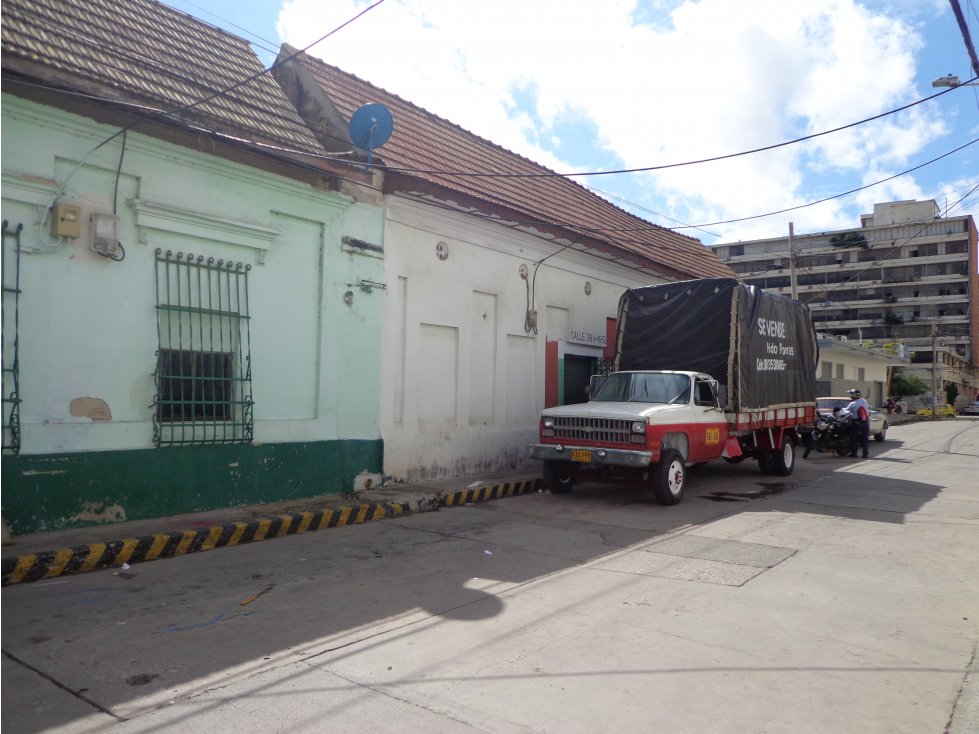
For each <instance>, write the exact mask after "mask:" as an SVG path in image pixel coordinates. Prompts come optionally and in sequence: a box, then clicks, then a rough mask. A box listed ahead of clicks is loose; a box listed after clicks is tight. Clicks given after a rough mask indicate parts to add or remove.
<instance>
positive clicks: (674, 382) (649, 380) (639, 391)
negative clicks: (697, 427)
mask: <svg viewBox="0 0 979 734" xmlns="http://www.w3.org/2000/svg"><path fill="white" fill-rule="evenodd" d="M592 400H603V401H606V402H612V403H628V402H641V403H687V402H689V401H690V377H689V376H688V375H672V374H665V373H662V372H614V373H613V374H611V375H609V376H608V378H607V379H606V380H605V382H603V383H602V386H601V387H600V388H598V390H597V392H596V393H595V394H594V395H593V396H592Z"/></svg>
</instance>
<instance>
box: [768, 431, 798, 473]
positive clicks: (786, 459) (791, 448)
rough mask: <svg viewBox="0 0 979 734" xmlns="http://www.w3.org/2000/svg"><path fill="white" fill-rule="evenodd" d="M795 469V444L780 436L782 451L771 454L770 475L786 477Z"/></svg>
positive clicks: (786, 437)
mask: <svg viewBox="0 0 979 734" xmlns="http://www.w3.org/2000/svg"><path fill="white" fill-rule="evenodd" d="M793 469H795V444H793V443H792V439H791V438H789V437H788V436H782V450H781V451H773V452H772V474H776V475H778V476H780V477H787V476H789V475H790V474H791V473H792V470H793Z"/></svg>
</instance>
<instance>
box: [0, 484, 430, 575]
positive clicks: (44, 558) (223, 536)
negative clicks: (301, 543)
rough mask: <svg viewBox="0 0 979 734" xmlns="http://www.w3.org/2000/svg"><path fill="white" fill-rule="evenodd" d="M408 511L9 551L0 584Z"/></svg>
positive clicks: (338, 512)
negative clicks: (23, 552) (19, 552)
mask: <svg viewBox="0 0 979 734" xmlns="http://www.w3.org/2000/svg"><path fill="white" fill-rule="evenodd" d="M409 512H411V508H410V507H409V506H408V505H404V504H400V503H396V502H390V503H375V502H371V503H367V504H362V505H355V506H352V507H338V508H335V509H328V510H317V511H315V512H299V513H294V514H289V515H277V516H275V517H270V518H263V519H258V520H252V521H250V522H236V523H231V524H229V525H215V526H213V527H209V528H199V529H197V530H184V531H176V532H172V533H161V534H159V535H144V536H142V537H139V538H125V539H123V540H114V541H110V542H106V543H92V544H89V545H77V546H74V547H71V548H61V549H59V550H55V551H44V552H43V553H32V554H29V555H23V556H12V557H10V558H4V559H3V567H2V572H3V580H2V584H0V585H2V586H8V585H10V584H19V583H24V582H29V581H38V580H40V579H49V578H54V577H55V576H62V575H65V574H72V573H84V572H86V571H95V570H96V569H100V568H108V567H110V566H121V565H122V564H124V563H140V562H142V561H155V560H156V559H158V558H173V557H174V556H182V555H185V554H187V553H197V552H199V551H207V550H213V549H214V548H223V547H225V546H232V545H243V544H244V543H254V542H257V541H259V540H268V539H270V538H281V537H283V536H286V535H297V534H299V533H306V532H313V531H315V530H323V529H325V528H337V527H341V526H343V525H353V524H356V523H363V522H370V521H372V520H383V519H384V518H387V517H395V516H397V515H402V514H405V513H409Z"/></svg>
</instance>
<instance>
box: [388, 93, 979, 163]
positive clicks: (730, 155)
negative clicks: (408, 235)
mask: <svg viewBox="0 0 979 734" xmlns="http://www.w3.org/2000/svg"><path fill="white" fill-rule="evenodd" d="M976 79H979V77H973V78H972V79H969V80H968V81H966V82H963V83H962V84H960V85H959V86H965V85H966V84H969V83H971V82H973V81H975V80H976ZM957 88H958V87H951V88H949V89H945V90H943V91H941V92H936V93H935V94H932V95H930V96H928V97H923V98H921V99H919V100H916V101H914V102H911V103H909V104H906V105H903V106H901V107H896V108H894V109H892V110H888V111H887V112H881V113H880V114H877V115H873V116H872V117H866V118H864V119H862V120H857V121H856V122H850V123H847V124H846V125H840V126H839V127H834V128H831V129H829V130H823V131H822V132H818V133H812V134H810V135H804V136H802V137H799V138H794V139H792V140H785V141H783V142H781V143H773V144H772V145H764V146H762V147H760V148H752V149H751V150H743V151H741V152H739V153H727V154H724V155H718V156H711V157H709V158H698V159H696V160H690V161H682V162H679V163H663V164H660V165H656V166H640V167H638V168H620V169H616V170H607V171H578V172H571V173H557V172H554V171H546V172H540V173H503V172H500V171H493V172H480V171H451V170H450V171H446V170H440V169H425V168H399V167H396V166H378V168H381V169H386V170H389V171H393V172H395V173H426V174H430V175H440V176H458V177H478V178H556V177H557V178H575V177H579V176H608V175H611V174H620V173H644V172H646V171H661V170H664V169H668V168H680V167H682V166H695V165H699V164H701V163H713V162H715V161H723V160H727V159H730V158H739V157H741V156H746V155H752V154H754V153H764V152H765V151H769V150H776V149H777V148H784V147H786V146H789V145H796V144H798V143H804V142H806V141H808V140H813V139H815V138H819V137H823V136H824V135H830V134H832V133H838V132H841V131H843V130H848V129H850V128H852V127H857V126H859V125H865V124H866V123H868V122H874V121H875V120H880V119H883V118H885V117H888V116H890V115H894V114H897V113H898V112H904V111H905V110H909V109H911V108H912V107H916V106H917V105H920V104H923V103H925V102H929V101H931V100H933V99H937V98H938V97H941V96H942V95H945V94H948V93H949V92H952V91H954V90H955V89H957Z"/></svg>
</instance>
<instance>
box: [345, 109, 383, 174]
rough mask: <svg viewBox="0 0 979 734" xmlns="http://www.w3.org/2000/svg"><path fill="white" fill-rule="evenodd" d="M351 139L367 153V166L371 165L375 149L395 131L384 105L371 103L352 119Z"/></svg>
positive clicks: (349, 127)
mask: <svg viewBox="0 0 979 734" xmlns="http://www.w3.org/2000/svg"><path fill="white" fill-rule="evenodd" d="M347 129H348V132H349V133H350V139H351V140H352V141H353V144H354V145H356V146H357V147H358V148H364V149H365V150H366V151H367V165H368V166H369V165H370V164H371V157H372V154H373V151H374V148H380V147H381V146H382V145H384V144H385V143H386V142H387V141H388V138H390V137H391V133H392V132H393V131H394V120H392V119H391V112H390V111H389V110H388V108H387V107H385V106H384V105H382V104H379V103H377V102H369V103H367V104H365V105H364V106H363V107H361V108H360V109H358V110H357V111H356V112H354V113H353V115H351V117H350V125H349V126H348V128H347Z"/></svg>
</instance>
